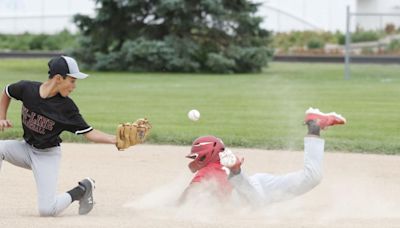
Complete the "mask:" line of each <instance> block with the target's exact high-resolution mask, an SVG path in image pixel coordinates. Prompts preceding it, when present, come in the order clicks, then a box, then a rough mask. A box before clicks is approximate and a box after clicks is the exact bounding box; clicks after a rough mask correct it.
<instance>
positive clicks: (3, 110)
mask: <svg viewBox="0 0 400 228" xmlns="http://www.w3.org/2000/svg"><path fill="white" fill-rule="evenodd" d="M10 101H11V99H10V97H8V96H7V94H6V92H5V91H3V93H2V95H1V100H0V130H1V131H3V129H4V128H9V127H12V124H11V121H10V120H7V111H8V106H9V105H10Z"/></svg>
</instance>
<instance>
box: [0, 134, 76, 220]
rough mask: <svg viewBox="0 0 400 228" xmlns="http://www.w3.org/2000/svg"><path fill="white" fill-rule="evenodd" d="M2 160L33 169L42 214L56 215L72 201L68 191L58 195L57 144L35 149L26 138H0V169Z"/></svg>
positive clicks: (59, 154)
mask: <svg viewBox="0 0 400 228" xmlns="http://www.w3.org/2000/svg"><path fill="white" fill-rule="evenodd" d="M3 160H5V161H8V162H9V163H11V164H13V165H15V166H18V167H22V168H25V169H30V170H32V171H33V175H34V177H35V181H36V188H37V193H38V208H39V214H40V215H41V216H56V215H58V214H59V213H61V212H62V211H63V210H64V209H66V208H67V207H68V206H69V205H70V204H71V201H72V199H71V196H70V195H69V194H68V193H62V194H59V195H57V181H58V172H59V167H60V160H61V148H60V147H59V146H56V147H51V148H47V149H36V148H34V147H33V146H31V145H29V144H28V143H26V142H25V141H17V140H0V169H1V164H2V161H3Z"/></svg>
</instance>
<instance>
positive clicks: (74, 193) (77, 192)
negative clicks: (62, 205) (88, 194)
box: [67, 185, 85, 202]
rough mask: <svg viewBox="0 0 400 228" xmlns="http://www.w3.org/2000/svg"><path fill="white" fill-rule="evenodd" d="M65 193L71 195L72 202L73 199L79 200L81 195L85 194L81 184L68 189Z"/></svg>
mask: <svg viewBox="0 0 400 228" xmlns="http://www.w3.org/2000/svg"><path fill="white" fill-rule="evenodd" d="M67 193H68V194H70V195H71V199H72V202H74V201H75V200H80V199H81V198H82V197H83V195H84V194H85V188H84V187H83V186H81V185H78V186H76V187H75V188H73V189H71V190H69V191H68V192H67Z"/></svg>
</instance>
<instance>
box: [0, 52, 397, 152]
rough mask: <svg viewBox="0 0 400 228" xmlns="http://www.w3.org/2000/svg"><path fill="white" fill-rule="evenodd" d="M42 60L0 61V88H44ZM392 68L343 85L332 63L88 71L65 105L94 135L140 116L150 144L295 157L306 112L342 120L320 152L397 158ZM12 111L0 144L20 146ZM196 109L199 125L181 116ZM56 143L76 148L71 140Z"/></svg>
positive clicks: (361, 73)
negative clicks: (210, 140)
mask: <svg viewBox="0 0 400 228" xmlns="http://www.w3.org/2000/svg"><path fill="white" fill-rule="evenodd" d="M46 64H47V60H43V59H39V60H17V59H15V60H4V59H2V60H1V61H0V80H1V81H0V86H1V87H3V86H5V85H6V84H8V83H12V82H15V81H18V80H20V79H28V80H38V81H43V80H46V77H47V75H46V73H47V68H46V66H47V65H46ZM398 72H400V66H398V65H389V66H386V65H353V66H352V77H351V79H350V80H344V79H343V66H342V65H340V64H294V63H271V64H270V67H269V68H266V69H265V71H264V72H263V73H262V74H246V75H207V74H166V73H165V74H162V73H154V74H153V73H146V74H134V73H104V72H89V73H90V74H91V77H89V78H88V79H85V80H80V81H78V86H77V89H76V90H75V91H74V93H72V95H71V97H72V98H73V99H74V100H75V102H76V103H77V105H78V106H79V108H80V111H81V113H82V115H83V116H84V118H85V119H86V121H87V122H88V123H89V124H90V125H91V126H93V127H95V128H97V129H100V130H103V131H105V132H108V133H114V131H115V127H116V125H117V124H118V123H120V122H128V121H134V120H136V119H137V118H140V117H148V118H149V120H150V121H151V123H152V124H153V126H154V128H153V130H152V133H151V135H150V138H149V142H150V143H160V144H161V143H163V144H164V143H165V144H179V145H188V144H190V143H191V141H192V140H193V139H194V138H196V137H198V136H201V135H205V134H213V135H217V136H219V137H221V138H222V139H223V140H224V142H225V144H227V145H228V146H231V147H233V146H235V147H236V146H239V147H254V148H264V149H291V150H300V149H301V148H302V139H303V136H304V135H305V133H306V128H305V127H304V126H303V125H302V121H303V118H304V111H305V110H306V109H307V108H308V107H310V106H312V107H318V108H320V109H321V110H322V111H325V112H329V111H336V112H338V113H341V114H343V116H345V117H346V118H347V120H348V124H347V125H345V126H338V127H334V128H332V129H329V130H328V131H326V132H323V137H324V138H325V139H326V150H330V151H350V152H363V153H385V154H398V153H400V133H399V130H400V127H399V126H400V114H399V113H400V75H399V73H398ZM20 106H21V104H20V103H19V102H16V101H13V102H12V104H11V106H10V109H9V115H8V117H9V119H11V120H12V121H13V123H14V125H15V127H14V128H13V129H9V130H7V131H5V132H1V133H0V138H15V137H19V138H20V137H21V134H22V132H21V127H20V126H21V124H20V120H19V118H20V114H19V112H20ZM193 108H196V109H198V110H199V111H200V112H201V119H200V120H199V121H198V122H192V121H189V119H188V118H187V116H186V114H187V112H188V111H189V110H190V109H193ZM62 137H63V139H64V141H83V139H82V138H81V137H78V136H74V135H73V134H70V133H64V134H63V136H62Z"/></svg>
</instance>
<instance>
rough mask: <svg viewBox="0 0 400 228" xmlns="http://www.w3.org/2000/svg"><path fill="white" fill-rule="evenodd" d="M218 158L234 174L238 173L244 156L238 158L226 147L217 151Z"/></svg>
mask: <svg viewBox="0 0 400 228" xmlns="http://www.w3.org/2000/svg"><path fill="white" fill-rule="evenodd" d="M219 158H220V162H221V165H223V166H224V167H226V168H228V169H229V170H230V171H231V174H233V175H236V174H239V173H240V171H241V166H242V164H243V162H244V158H239V157H238V156H237V155H235V154H234V153H232V151H231V150H230V149H228V148H225V150H224V151H222V152H220V153H219Z"/></svg>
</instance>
